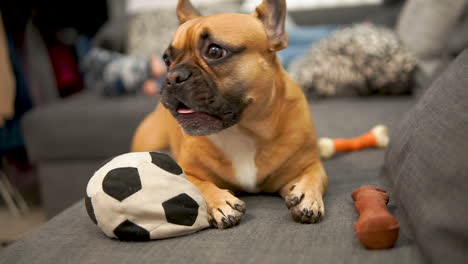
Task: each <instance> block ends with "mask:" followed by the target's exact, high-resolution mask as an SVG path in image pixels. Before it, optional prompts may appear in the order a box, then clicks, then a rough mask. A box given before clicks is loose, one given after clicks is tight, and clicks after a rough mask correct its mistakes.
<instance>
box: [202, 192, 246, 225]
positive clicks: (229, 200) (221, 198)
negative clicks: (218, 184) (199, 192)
mask: <svg viewBox="0 0 468 264" xmlns="http://www.w3.org/2000/svg"><path fill="white" fill-rule="evenodd" d="M205 199H206V200H207V201H206V202H207V205H208V214H209V217H210V225H211V226H212V227H215V228H219V229H225V228H230V227H233V226H235V225H237V224H238V223H239V221H240V220H241V219H242V216H243V215H244V213H245V211H246V206H245V203H244V202H243V201H242V200H240V199H238V198H237V197H235V196H234V195H232V193H231V192H229V191H224V190H223V191H221V192H220V193H218V194H216V195H211V196H210V197H209V198H208V197H206V198H205Z"/></svg>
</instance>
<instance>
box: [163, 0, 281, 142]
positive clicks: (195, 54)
mask: <svg viewBox="0 0 468 264" xmlns="http://www.w3.org/2000/svg"><path fill="white" fill-rule="evenodd" d="M285 13H286V3H285V0H264V1H263V2H262V4H260V5H259V6H258V7H257V8H256V10H255V12H254V13H253V14H252V15H248V14H218V15H212V16H206V17H204V16H201V15H200V14H199V13H198V11H197V10H196V9H195V8H194V7H193V6H192V4H191V3H190V2H189V1H188V0H179V3H178V6H177V15H178V18H179V21H180V27H179V28H178V29H177V31H176V32H175V35H174V38H173V40H172V42H171V44H170V45H169V47H168V48H167V50H166V51H165V53H164V55H163V59H164V62H165V63H166V66H167V68H168V73H167V78H166V80H165V81H164V83H163V87H162V89H161V94H162V97H161V102H162V104H163V105H164V106H165V107H166V108H167V109H168V110H169V111H170V112H171V114H172V115H173V116H174V117H175V118H176V119H177V121H178V122H179V124H180V125H181V127H182V128H183V130H184V131H185V133H187V134H189V135H192V136H206V135H209V134H212V133H216V132H218V131H220V130H223V129H225V128H228V127H230V126H232V125H234V124H236V123H238V122H240V120H241V119H243V118H245V116H246V115H255V111H253V109H254V108H255V107H253V106H257V108H258V107H260V106H261V105H262V104H266V102H267V101H268V100H269V99H271V97H272V96H273V94H274V89H273V88H274V80H275V77H277V74H279V70H280V69H279V68H278V63H277V59H276V55H275V51H277V50H280V49H283V48H285V47H286V46H287V35H286V33H285V31H284V20H285ZM265 107H266V105H265ZM246 109H251V111H247V110H246ZM265 110H267V109H265Z"/></svg>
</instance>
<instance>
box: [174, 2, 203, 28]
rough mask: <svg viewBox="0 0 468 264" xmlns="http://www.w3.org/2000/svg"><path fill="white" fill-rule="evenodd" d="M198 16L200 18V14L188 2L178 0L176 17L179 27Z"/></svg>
mask: <svg viewBox="0 0 468 264" xmlns="http://www.w3.org/2000/svg"><path fill="white" fill-rule="evenodd" d="M199 16H201V14H200V12H198V10H197V9H195V7H193V5H192V3H190V1H189V0H179V3H178V4H177V17H178V18H179V24H180V25H182V24H183V23H185V22H187V21H189V20H190V19H193V18H196V17H199Z"/></svg>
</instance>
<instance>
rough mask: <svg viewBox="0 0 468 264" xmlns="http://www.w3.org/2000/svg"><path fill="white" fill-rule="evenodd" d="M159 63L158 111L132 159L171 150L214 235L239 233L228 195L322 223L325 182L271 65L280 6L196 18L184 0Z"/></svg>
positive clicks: (309, 132) (276, 0)
mask: <svg viewBox="0 0 468 264" xmlns="http://www.w3.org/2000/svg"><path fill="white" fill-rule="evenodd" d="M177 15H178V18H179V21H180V27H179V28H178V29H177V31H176V32H175V35H174V38H173V40H172V42H171V44H170V45H169V47H168V48H167V50H166V52H165V54H164V56H163V59H164V61H165V63H166V65H167V69H168V73H167V78H166V80H165V81H164V83H163V86H162V88H161V104H160V105H159V106H158V107H157V108H156V110H155V111H154V112H152V113H150V114H149V115H148V116H147V117H146V118H145V119H144V121H143V122H142V123H141V124H140V126H139V127H138V129H137V131H136V133H135V136H134V139H133V145H132V151H157V150H163V149H166V148H168V147H169V148H170V149H171V151H172V153H173V155H174V156H175V158H176V160H177V162H178V163H179V164H180V166H181V167H182V168H183V170H184V171H185V173H186V175H187V177H188V179H189V180H190V181H191V182H192V183H193V184H195V185H196V186H197V187H198V188H199V189H200V191H201V192H202V194H203V196H204V198H205V200H206V202H207V205H208V210H209V215H210V217H211V219H210V222H211V224H212V225H213V226H214V227H217V228H228V227H231V226H234V225H236V224H237V223H238V222H239V221H240V219H241V218H242V216H243V214H244V213H245V210H246V207H245V203H244V202H243V201H241V200H240V199H238V198H237V197H236V196H235V195H234V192H237V191H245V192H252V193H256V192H270V193H276V192H278V193H279V194H280V195H281V196H282V197H284V199H285V201H286V205H287V207H288V208H289V211H290V212H291V214H292V216H293V218H294V220H296V221H298V222H301V223H316V222H318V221H319V220H320V219H321V217H322V216H323V215H324V211H325V208H324V204H323V200H322V197H323V195H324V193H325V190H326V187H327V183H328V180H327V175H326V173H325V170H324V168H323V166H322V162H321V160H320V156H319V151H318V147H317V138H316V134H315V129H314V125H313V121H312V115H311V112H310V109H309V106H308V103H307V101H306V98H305V96H304V94H303V92H302V90H301V88H300V87H298V86H297V85H296V84H295V83H294V81H292V80H291V78H290V77H289V76H288V75H287V73H286V72H285V70H284V69H283V68H282V66H281V64H280V63H279V60H278V58H277V56H276V53H275V52H276V51H278V50H281V49H284V48H286V46H287V42H288V38H287V33H286V32H285V25H284V23H285V16H286V1H285V0H264V1H263V2H262V3H261V4H260V5H259V6H258V7H257V8H256V10H255V12H254V13H253V14H251V15H249V14H218V15H212V16H201V15H200V14H199V12H198V11H197V10H196V9H195V8H194V7H193V6H192V4H191V3H190V2H189V1H188V0H180V1H179V3H178V6H177Z"/></svg>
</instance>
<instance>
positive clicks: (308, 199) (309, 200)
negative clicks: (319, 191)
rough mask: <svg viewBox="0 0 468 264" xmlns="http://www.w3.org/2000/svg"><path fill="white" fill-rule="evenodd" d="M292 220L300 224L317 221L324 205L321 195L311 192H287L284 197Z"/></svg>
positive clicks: (322, 212) (320, 217) (320, 216)
mask: <svg viewBox="0 0 468 264" xmlns="http://www.w3.org/2000/svg"><path fill="white" fill-rule="evenodd" d="M285 200H286V206H287V207H288V209H289V211H290V212H291V215H292V217H293V219H294V221H296V222H299V223H302V224H311V223H317V222H319V221H320V220H321V219H322V216H323V214H324V206H323V200H322V197H321V195H316V194H314V193H313V192H311V193H300V194H293V193H291V194H289V195H287V196H286V197H285Z"/></svg>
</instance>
